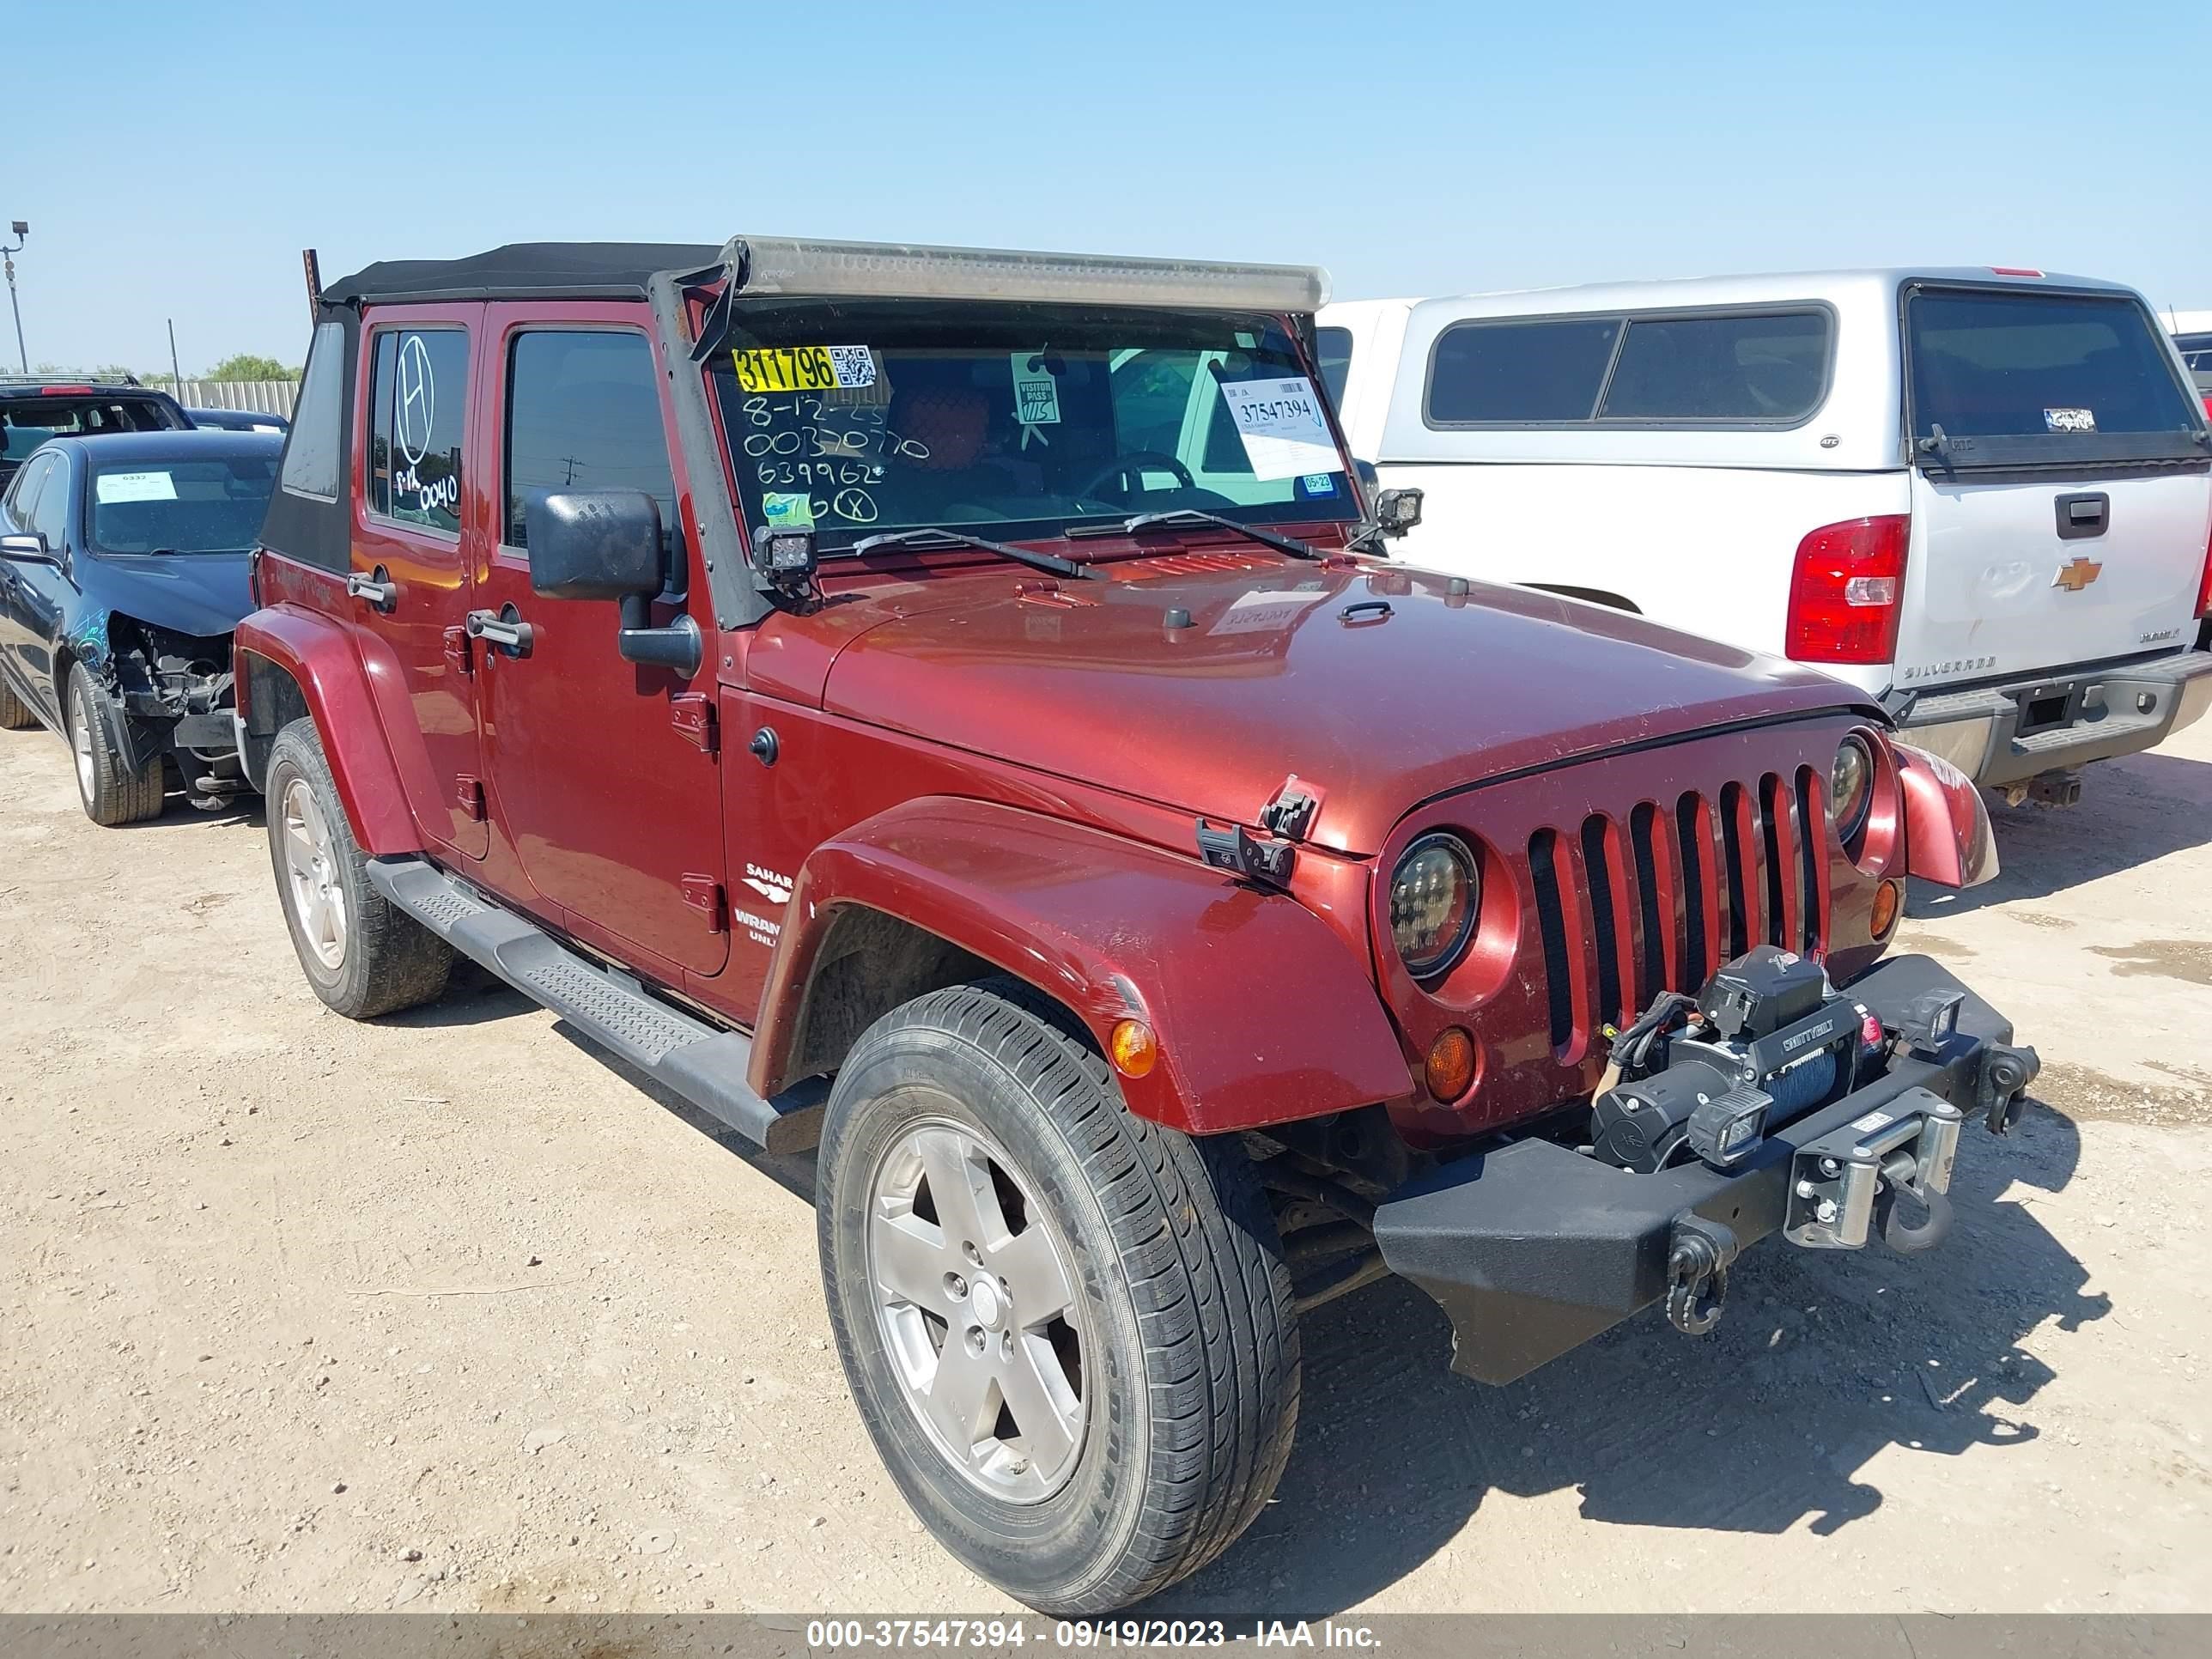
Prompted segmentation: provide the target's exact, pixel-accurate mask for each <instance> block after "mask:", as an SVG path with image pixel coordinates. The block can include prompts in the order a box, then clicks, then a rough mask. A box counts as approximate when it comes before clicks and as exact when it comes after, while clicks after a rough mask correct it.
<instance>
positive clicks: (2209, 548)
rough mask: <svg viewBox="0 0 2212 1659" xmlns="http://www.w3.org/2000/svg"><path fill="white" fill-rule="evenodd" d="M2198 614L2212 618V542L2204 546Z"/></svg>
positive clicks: (2198, 594) (2199, 584) (2198, 585)
mask: <svg viewBox="0 0 2212 1659" xmlns="http://www.w3.org/2000/svg"><path fill="white" fill-rule="evenodd" d="M2197 615H2198V616H2200V617H2212V540H2208V541H2207V542H2206V543H2205V544H2204V574H2203V576H2202V577H2200V578H2198V580H2197Z"/></svg>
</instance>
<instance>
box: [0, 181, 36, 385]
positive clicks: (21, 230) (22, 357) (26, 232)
mask: <svg viewBox="0 0 2212 1659" xmlns="http://www.w3.org/2000/svg"><path fill="white" fill-rule="evenodd" d="M8 228H9V229H10V230H12V231H14V232H15V246H13V247H0V264H5V265H6V266H7V267H8V309H9V310H10V311H12V312H14V313H15V361H16V362H19V363H21V364H22V366H23V373H24V374H29V373H30V372H31V357H30V354H29V353H28V352H27V351H25V350H24V349H23V307H22V306H21V303H20V302H18V301H17V300H16V298H15V256H16V255H17V254H18V253H21V252H22V251H23V244H24V243H25V242H27V241H28V240H30V239H31V228H30V226H28V225H27V224H25V223H24V222H22V221H21V219H17V220H15V222H13V223H11V224H10V225H9V227H8Z"/></svg>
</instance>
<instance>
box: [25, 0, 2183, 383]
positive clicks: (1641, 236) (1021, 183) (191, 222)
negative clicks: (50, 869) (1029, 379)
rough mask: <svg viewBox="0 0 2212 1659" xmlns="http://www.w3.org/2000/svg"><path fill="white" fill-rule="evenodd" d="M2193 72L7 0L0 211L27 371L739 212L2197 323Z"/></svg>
mask: <svg viewBox="0 0 2212 1659" xmlns="http://www.w3.org/2000/svg"><path fill="white" fill-rule="evenodd" d="M2208 62H2212V3H2207V0H2138V3H2134V4H2129V3H2125V0H2121V3H2111V0H2106V3H2103V4H2096V5H2083V4H2080V3H2074V4H2054V3H2045V0H2020V3H2014V4H2007V5H1989V4H1981V3H1963V0H1917V3H1911V4H1889V3H1847V4H1843V5H1837V4H1832V3H1831V4H1821V5H1796V4H1791V3H1788V0H1783V3H1780V4H1773V5H1747V6H1720V5H1715V6H1699V5H1683V4H1679V3H1672V4H1670V3H1664V0H1640V3H1634V4H1621V5H1612V4H1577V3H1572V0H1556V3H1550V4H1542V5H1536V6H1529V5H1525V4H1513V5H1504V6H1495V7H1492V6H1486V5H1481V4H1474V3H1464V0H1461V3H1445V4H1436V5H1409V4H1398V3H1380V0H1366V3H1344V4H1337V5H1328V6H1323V5H1317V4H1309V3H1304V0H1275V3H1243V0H1237V3H1224V0H1179V3H1164V4H1163V3H1152V0H1123V3H1118V4H1108V5H1091V4H1082V3H1077V0H1029V3H1023V4H1009V5H996V4H993V5H982V4H963V3H959V0H938V3H908V4H897V5H893V4H878V3H872V0H845V3H842V4H837V5H821V4H808V3H805V0H773V3H763V0H722V3H719V4H715V3H710V4H706V5H699V4H683V5H664V6H653V5H650V4H646V3H638V0H632V3H629V4H627V5H623V4H611V3H606V0H598V3H587V0H531V3H520V0H516V3H508V4H493V3H489V0H430V3H423V0H411V3H408V4H406V5H404V6H390V7H385V6H380V5H377V4H374V3H368V4H360V5H349V6H345V7H343V8H341V7H334V6H325V5H314V4H310V3H306V0H302V3H296V4H279V3H270V0H230V3H220V4H218V3H206V4H201V3H188V0H162V3H140V0H100V3H92V0H67V3H51V0H14V3H11V4H9V5H8V6H7V7H6V8H5V10H4V15H0V64H4V65H5V70H4V78H5V81H6V83H7V86H8V106H9V114H8V117H7V119H6V121H5V122H4V124H0V222H5V221H7V220H9V219H27V220H28V221H29V222H30V223H31V228H32V229H31V240H30V244H29V246H28V248H27V251H26V252H24V253H23V254H21V256H19V258H18V262H17V264H18V273H19V277H18V280H19V282H20V284H21V296H22V306H23V322H24V327H25V331H26V332H27V336H28V338H29V346H30V355H31V358H32V361H33V362H39V361H40V360H47V361H52V362H72V363H99V362H118V361H119V362H126V363H129V364H131V365H133V366H135V367H139V368H154V367H156V366H166V363H167V355H168V349H167V337H166V336H165V334H164V332H163V319H165V318H167V317H170V316H173V317H174V318H175V319H176V325H177V336H178V341H179V348H180V350H181V355H182V356H183V359H184V363H185V369H186V371H187V373H191V372H194V371H197V370H198V369H200V368H204V367H205V366H207V365H208V364H210V363H211V362H214V361H215V360H216V358H218V357H220V356H223V355H225V354H226V353H228V352H231V351H234V350H240V349H243V350H252V351H261V352H267V353H270V354H272V355H276V356H282V357H284V358H286V359H287V360H288V361H292V362H296V361H298V359H299V357H300V356H301V350H302V348H303V346H304V343H305V337H306V331H307V316H306V310H305V306H304V301H303V300H302V297H301V292H302V291H301V281H300V275H299V258H298V256H299V251H300V249H301V248H302V247H305V246H314V247H318V248H319V249H320V250H321V252H322V260H323V270H324V272H325V276H339V275H342V274H343V273H344V272H346V271H348V270H352V269H354V268H355V267H356V266H357V265H360V264H365V263H367V262H368V261H369V260H372V259H377V258H407V257H436V256H442V255H450V254H457V253H463V252H473V251H475V250H477V249H479V248H483V247H487V246H493V245H495V244H497V243H500V242H505V241H514V240H540V239H577V240H671V241H676V240H684V241H690V240H696V241H704V242H715V241H720V240H722V239H723V238H724V237H726V236H727V235H729V234H732V233H733V232H737V231H740V230H748V229H749V230H753V231H757V232H762V233H799V234H815V235H829V236H848V237H862V238H896V239H902V240H918V241H941V242H974V243H984V244H997V245H1003V246H1036V247H1065V248H1073V249H1082V250H1097V251H1106V252H1146V253H1155V252H1157V253H1183V254H1192V255H1202V256H1212V257H1220V258H1254V259H1280V260H1297V261H1309V260H1310V261H1314V262H1317V263H1319V264H1325V265H1327V266H1328V268H1329V270H1331V272H1332V273H1333V276H1334V285H1335V292H1336V293H1337V295H1339V296H1340V297H1347V298H1349V297H1356V296H1360V295H1379V294H1387V293H1401V294H1402V293H1419V292H1439V291H1449V290H1454V289H1494V288H1516V287H1527V286H1535V285H1543V284H1549V283H1571V282H1589V281H1601V280H1605V279H1610V278H1619V277H1627V276H1686V275H1695V274H1699V273H1703V272H1709V271H1735V270H1790V269H1802V268H1805V267H1808V266H1816V265H1838V264H1844V265H1850V264H1889V263H1935V264H2036V265H2042V266H2045V267H2048V268H2051V269H2055V270H2074V271H2080V272H2084V273H2087V274H2092V275H2096V276H2112V277H2115V278H2118V279H2120V280H2123V281H2126V282H2130V283H2135V284H2136V285H2137V286H2138V287H2141V288H2142V289H2144V290H2145V291H2146V292H2147V293H2148V294H2149V295H2150V296H2151V298H2152V299H2153V300H2154V301H2156V302H2158V303H2159V304H2161V305H2177V306H2182V307H2203V306H2212V82H2208V80H2207V77H2206V75H2205V66H2206V64H2207V63H2208ZM49 83H51V84H52V85H53V86H54V87H55V88H57V91H58V96H57V100H56V101H55V102H54V103H53V104H52V106H45V105H42V104H41V102H40V88H41V87H43V86H45V85H46V84H49ZM14 356H15V338H14V333H13V330H12V327H11V326H10V325H9V323H8V321H7V319H5V318H0V357H4V359H5V360H6V366H7V367H9V368H12V367H13V366H14V362H13V359H14Z"/></svg>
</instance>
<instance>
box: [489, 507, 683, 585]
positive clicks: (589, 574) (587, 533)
mask: <svg viewBox="0 0 2212 1659" xmlns="http://www.w3.org/2000/svg"><path fill="white" fill-rule="evenodd" d="M523 525H524V533H525V535H526V538H527V541H528V546H529V552H530V589H531V592H533V593H536V594H538V595H539V596H540V597H542V598H544V599H630V598H632V597H635V598H637V599H651V598H652V597H653V595H654V594H655V593H658V592H660V589H661V585H662V581H663V579H664V576H665V569H664V567H663V565H662V562H661V556H660V503H659V502H658V501H654V500H653V497H652V496H650V495H647V494H646V493H645V492H644V491H643V490H641V489H572V490H555V491H553V492H551V493H550V494H548V495H541V496H539V497H538V499H537V500H535V501H532V502H530V503H529V505H528V506H527V507H526V508H525V509H524V513H523Z"/></svg>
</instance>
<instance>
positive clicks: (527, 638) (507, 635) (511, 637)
mask: <svg viewBox="0 0 2212 1659" xmlns="http://www.w3.org/2000/svg"><path fill="white" fill-rule="evenodd" d="M463 620H464V622H465V624H466V626H467V628H468V630H469V637H470V638H471V639H472V640H482V641H483V642H484V643H485V644H486V645H490V646H496V647H498V648H499V649H500V650H501V651H503V652H505V653H507V655H508V656H510V657H526V656H528V655H529V654H530V653H531V650H532V647H534V646H535V645H536V644H537V643H538V630H537V629H534V628H532V626H531V625H530V624H529V623H526V622H525V621H523V620H522V613H521V612H520V611H517V610H516V609H515V608H514V607H513V605H501V606H500V608H499V609H498V610H496V611H470V612H469V614H468V615H467V617H465V618H464V619H463Z"/></svg>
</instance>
